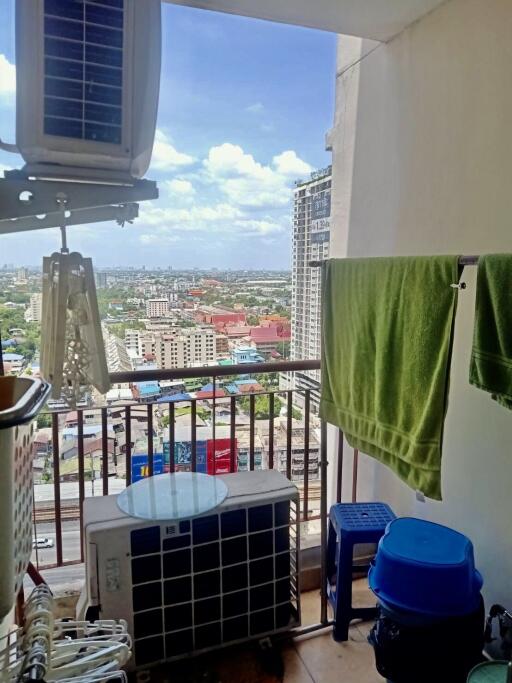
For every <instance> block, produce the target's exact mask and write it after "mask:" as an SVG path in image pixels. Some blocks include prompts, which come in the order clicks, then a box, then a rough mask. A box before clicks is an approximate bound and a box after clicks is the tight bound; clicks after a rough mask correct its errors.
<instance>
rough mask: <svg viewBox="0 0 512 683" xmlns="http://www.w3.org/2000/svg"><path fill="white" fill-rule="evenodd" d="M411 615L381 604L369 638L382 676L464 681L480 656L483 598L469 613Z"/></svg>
mask: <svg viewBox="0 0 512 683" xmlns="http://www.w3.org/2000/svg"><path fill="white" fill-rule="evenodd" d="M411 617H412V615H405V614H404V615H403V617H402V616H401V615H399V614H398V615H397V613H395V612H393V613H390V612H389V611H387V610H386V609H385V608H384V607H383V606H382V605H379V607H378V616H377V621H376V623H375V625H374V627H373V628H372V630H371V632H370V635H369V636H368V641H369V642H370V644H371V645H373V648H374V651H375V663H376V667H377V671H378V672H379V673H380V675H381V676H383V677H384V678H386V679H387V680H388V681H390V682H391V683H432V682H433V681H450V683H466V680H467V676H468V674H469V672H470V671H471V669H472V668H473V667H474V666H476V665H477V664H479V663H480V662H482V661H484V658H483V655H482V650H483V646H484V624H485V611H484V602H483V599H482V598H481V599H480V605H479V606H478V609H476V610H475V611H474V612H472V613H471V614H466V615H463V616H459V617H450V618H448V619H442V620H440V621H424V622H423V623H422V622H421V619H419V618H418V617H416V619H413V618H411Z"/></svg>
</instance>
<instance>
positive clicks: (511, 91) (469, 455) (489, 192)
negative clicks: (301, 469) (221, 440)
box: [331, 0, 512, 606]
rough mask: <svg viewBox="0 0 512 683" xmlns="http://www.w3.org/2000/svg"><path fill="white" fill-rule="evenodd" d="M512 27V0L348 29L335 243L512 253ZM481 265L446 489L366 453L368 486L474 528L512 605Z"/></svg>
mask: <svg viewBox="0 0 512 683" xmlns="http://www.w3.org/2000/svg"><path fill="white" fill-rule="evenodd" d="M511 36H512V3H511V2H510V0H450V1H449V2H447V3H446V4H444V5H442V6H441V7H440V8H439V9H437V10H435V11H434V12H432V13H431V14H429V15H428V16H427V17H425V18H423V19H422V20H421V21H419V22H417V23H416V24H414V25H413V26H412V27H410V28H409V29H407V30H406V31H404V32H403V33H402V34H400V35H399V36H398V37H397V38H395V39H394V40H393V41H391V42H390V43H388V44H380V45H377V46H375V44H369V43H367V42H366V41H365V42H363V41H360V40H358V39H354V38H345V37H341V38H340V55H339V74H338V79H337V114H336V120H335V129H334V131H333V134H332V136H331V140H332V144H333V167H334V168H333V194H334V197H333V212H334V216H333V224H334V228H333V230H332V232H333V234H332V249H333V253H334V255H337V256H343V255H347V254H348V255H349V256H377V255H393V254H395V255H405V254H435V253H461V254H480V253H485V252H487V253H488V252H495V251H501V252H503V251H510V252H512V40H511ZM357 60H360V61H357ZM354 62H357V64H356V65H355V66H350V64H353V63H354ZM475 271H476V269H475V268H472V269H466V273H465V276H464V280H465V281H466V282H467V283H468V288H467V289H466V290H465V291H463V292H461V293H460V297H459V309H458V313H457V325H456V338H455V346H454V354H453V362H452V377H451V391H450V401H449V409H448V415H447V420H446V432H445V439H444V452H443V474H442V476H443V497H444V500H443V502H442V503H436V502H433V501H427V502H426V503H421V502H418V501H417V500H416V497H415V494H414V492H413V491H411V490H410V489H408V488H407V487H406V486H405V485H403V484H402V483H401V482H400V481H399V480H398V479H397V478H396V477H395V475H394V474H393V473H391V472H390V471H388V470H387V469H386V468H384V467H382V466H381V465H380V464H378V463H376V461H374V460H373V459H371V458H368V457H367V456H361V461H360V469H359V471H360V478H359V499H360V500H363V499H367V500H379V499H382V500H385V501H387V502H389V503H391V504H392V506H393V507H394V509H395V511H396V512H397V513H399V514H402V515H415V516H420V517H425V518H429V519H432V520H435V521H439V522H441V523H445V524H448V525H450V526H453V527H455V528H457V529H459V530H461V531H463V532H465V533H466V534H468V535H469V536H470V538H471V539H472V540H473V542H474V543H475V548H476V557H477V563H478V566H479V568H480V569H481V571H482V572H483V574H484V578H485V581H486V589H485V595H486V599H487V600H488V601H490V600H492V601H500V602H503V603H505V604H508V605H509V606H512V413H511V412H508V411H507V410H505V409H504V408H501V407H500V406H498V405H497V404H496V403H495V402H494V401H492V400H491V398H490V397H488V396H487V395H486V394H485V393H484V392H482V391H479V390H477V389H474V388H472V387H470V385H469V383H468V379H467V377H468V366H469V355H470V350H471V338H472V326H473V310H474V296H475V276H476V272H475ZM511 334H512V330H511ZM346 460H348V462H347V468H346V472H345V487H344V494H345V500H347V499H349V496H350V491H349V486H350V479H351V462H350V461H351V458H346Z"/></svg>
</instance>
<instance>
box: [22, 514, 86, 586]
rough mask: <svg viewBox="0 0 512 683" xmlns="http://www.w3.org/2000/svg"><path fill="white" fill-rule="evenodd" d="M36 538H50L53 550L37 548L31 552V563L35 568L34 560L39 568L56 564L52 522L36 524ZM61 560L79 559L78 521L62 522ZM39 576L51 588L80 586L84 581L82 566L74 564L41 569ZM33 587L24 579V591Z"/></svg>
mask: <svg viewBox="0 0 512 683" xmlns="http://www.w3.org/2000/svg"><path fill="white" fill-rule="evenodd" d="M34 533H35V534H36V533H37V538H50V539H52V541H53V543H54V545H53V548H39V549H38V550H37V558H36V551H35V550H33V551H32V558H31V559H32V562H33V564H34V565H35V566H37V562H36V559H39V566H42V565H45V564H55V563H56V562H57V551H56V547H55V546H56V540H55V525H54V524H53V522H44V523H39V524H37V531H35V532H34ZM62 559H63V561H64V562H69V561H73V560H79V559H80V522H79V520H78V519H76V520H72V521H65V522H62ZM41 574H42V576H43V578H44V579H45V581H46V582H47V583H48V584H49V585H50V587H51V588H61V587H63V586H68V585H69V584H73V587H75V584H76V586H78V585H80V588H81V586H82V584H83V581H84V579H85V570H84V565H83V564H75V565H70V566H67V567H55V568H54V569H41ZM32 587H33V584H32V581H31V580H30V579H29V578H27V579H25V589H26V590H27V591H30V590H31V589H32Z"/></svg>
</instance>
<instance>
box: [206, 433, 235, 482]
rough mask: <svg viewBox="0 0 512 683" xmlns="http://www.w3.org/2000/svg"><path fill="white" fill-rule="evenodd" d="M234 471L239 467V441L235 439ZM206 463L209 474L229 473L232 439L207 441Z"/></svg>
mask: <svg viewBox="0 0 512 683" xmlns="http://www.w3.org/2000/svg"><path fill="white" fill-rule="evenodd" d="M234 460H235V462H234V468H233V472H236V469H237V441H236V439H235V458H234ZM206 463H207V470H206V471H207V473H208V474H227V473H228V472H230V471H231V470H230V464H231V439H215V449H214V441H213V439H208V441H207V442H206Z"/></svg>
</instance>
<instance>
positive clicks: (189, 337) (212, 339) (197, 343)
mask: <svg viewBox="0 0 512 683" xmlns="http://www.w3.org/2000/svg"><path fill="white" fill-rule="evenodd" d="M155 341H156V349H155V356H156V360H157V363H158V365H159V367H161V368H180V367H185V368H186V367H192V366H195V367H197V366H199V365H207V364H208V363H211V362H214V361H215V359H216V358H217V349H216V333H215V330H213V329H211V328H189V329H187V328H185V329H182V330H179V331H177V332H176V333H173V334H161V335H156V336H155Z"/></svg>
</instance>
